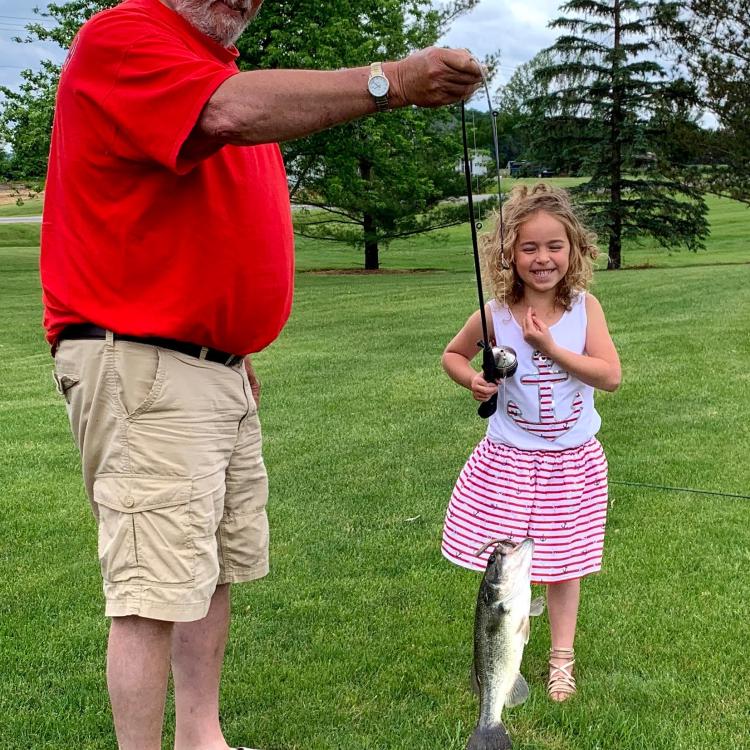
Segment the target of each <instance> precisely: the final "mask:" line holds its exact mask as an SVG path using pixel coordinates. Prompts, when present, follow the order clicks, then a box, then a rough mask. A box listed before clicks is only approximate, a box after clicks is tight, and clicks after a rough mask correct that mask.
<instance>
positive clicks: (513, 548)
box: [474, 536, 534, 557]
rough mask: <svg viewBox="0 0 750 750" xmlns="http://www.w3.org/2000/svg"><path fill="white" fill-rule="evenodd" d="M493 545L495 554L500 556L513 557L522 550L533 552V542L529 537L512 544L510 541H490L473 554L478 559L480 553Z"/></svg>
mask: <svg viewBox="0 0 750 750" xmlns="http://www.w3.org/2000/svg"><path fill="white" fill-rule="evenodd" d="M493 544H494V545H495V549H494V552H495V554H500V555H513V554H515V553H516V552H517V551H519V550H521V549H523V551H524V552H525V551H526V550H530V551H533V549H534V540H533V539H532V538H531V537H529V536H527V537H526V538H525V539H522V540H521V541H520V542H514V541H513V540H512V539H490V541H489V542H486V543H485V544H483V545H482V546H481V547H480V548H479V549H478V550H477V551H476V552H475V553H474V554H475V555H476V556H477V557H479V555H481V554H482V552H484V551H485V550H486V549H487V548H488V547H491V546H492V545H493Z"/></svg>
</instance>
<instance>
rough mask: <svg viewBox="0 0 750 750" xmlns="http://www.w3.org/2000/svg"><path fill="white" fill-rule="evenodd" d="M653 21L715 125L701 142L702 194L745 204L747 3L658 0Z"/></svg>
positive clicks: (749, 88)
mask: <svg viewBox="0 0 750 750" xmlns="http://www.w3.org/2000/svg"><path fill="white" fill-rule="evenodd" d="M657 14H658V15H657V17H658V20H659V23H660V24H661V26H662V28H663V29H664V31H665V35H666V37H667V39H668V40H670V41H671V42H672V43H673V45H675V46H676V47H677V50H678V52H679V55H678V60H677V64H678V65H679V66H680V67H681V68H682V69H685V70H687V71H688V73H689V75H690V77H691V79H692V80H693V81H694V83H695V84H696V86H697V88H698V91H699V101H700V104H701V105H702V106H703V107H705V108H706V109H707V110H709V111H710V112H712V113H713V114H714V115H715V116H716V119H717V120H718V125H719V127H718V129H717V133H716V137H714V138H713V139H710V141H711V142H710V143H706V144H705V145H706V149H707V157H708V160H709V161H711V162H713V163H712V168H711V169H703V170H701V172H700V175H701V177H702V182H703V185H704V187H705V189H706V191H707V192H712V193H715V194H717V195H723V196H728V197H730V198H735V199H736V200H741V201H744V202H745V203H750V1H749V0H685V2H681V3H675V2H666V0H660V2H659V3H658V5H657Z"/></svg>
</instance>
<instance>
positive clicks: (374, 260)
mask: <svg viewBox="0 0 750 750" xmlns="http://www.w3.org/2000/svg"><path fill="white" fill-rule="evenodd" d="M371 175H372V164H370V162H369V161H367V160H366V159H360V160H359V176H360V177H361V178H362V179H363V180H364V181H365V182H368V181H369V180H371V179H372V177H371ZM362 228H363V229H364V234H365V270H366V271H377V270H378V268H380V263H379V261H378V225H377V223H376V221H375V217H374V216H373V215H372V214H370V213H367V211H365V212H364V215H363V217H362Z"/></svg>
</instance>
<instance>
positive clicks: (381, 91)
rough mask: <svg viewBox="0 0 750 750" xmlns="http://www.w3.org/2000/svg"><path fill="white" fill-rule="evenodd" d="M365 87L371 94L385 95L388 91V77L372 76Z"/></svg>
mask: <svg viewBox="0 0 750 750" xmlns="http://www.w3.org/2000/svg"><path fill="white" fill-rule="evenodd" d="M367 88H368V90H369V92H370V93H371V94H372V95H373V96H376V97H377V96H385V95H386V94H387V93H388V79H387V78H386V77H385V76H372V78H370V80H369V81H368V82H367Z"/></svg>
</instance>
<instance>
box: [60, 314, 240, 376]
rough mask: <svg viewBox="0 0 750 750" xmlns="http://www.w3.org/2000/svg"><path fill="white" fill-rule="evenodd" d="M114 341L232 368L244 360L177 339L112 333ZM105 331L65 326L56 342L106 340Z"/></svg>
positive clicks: (86, 325) (236, 355)
mask: <svg viewBox="0 0 750 750" xmlns="http://www.w3.org/2000/svg"><path fill="white" fill-rule="evenodd" d="M112 336H113V338H114V340H115V341H135V342H136V343H138V344H150V345H151V346H160V347H162V348H163V349H172V350H173V351H176V352H180V353H182V354H187V355H189V356H191V357H196V358H197V359H205V360H208V361H209V362H218V363H219V364H222V365H226V366H227V367H234V365H236V364H239V363H240V362H242V360H243V359H244V358H243V357H242V356H241V355H240V354H229V352H222V351H220V350H219V349H208V348H206V347H204V346H198V344H189V343H187V342H186V341H178V340H177V339H164V338H160V337H157V336H128V335H126V334H124V333H113V334H112ZM106 338H107V329H106V328H100V327H99V326H95V325H92V324H91V323H75V324H73V325H69V326H66V327H65V328H63V330H62V331H61V332H60V335H59V336H58V338H57V340H58V341H62V340H63V339H106Z"/></svg>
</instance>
